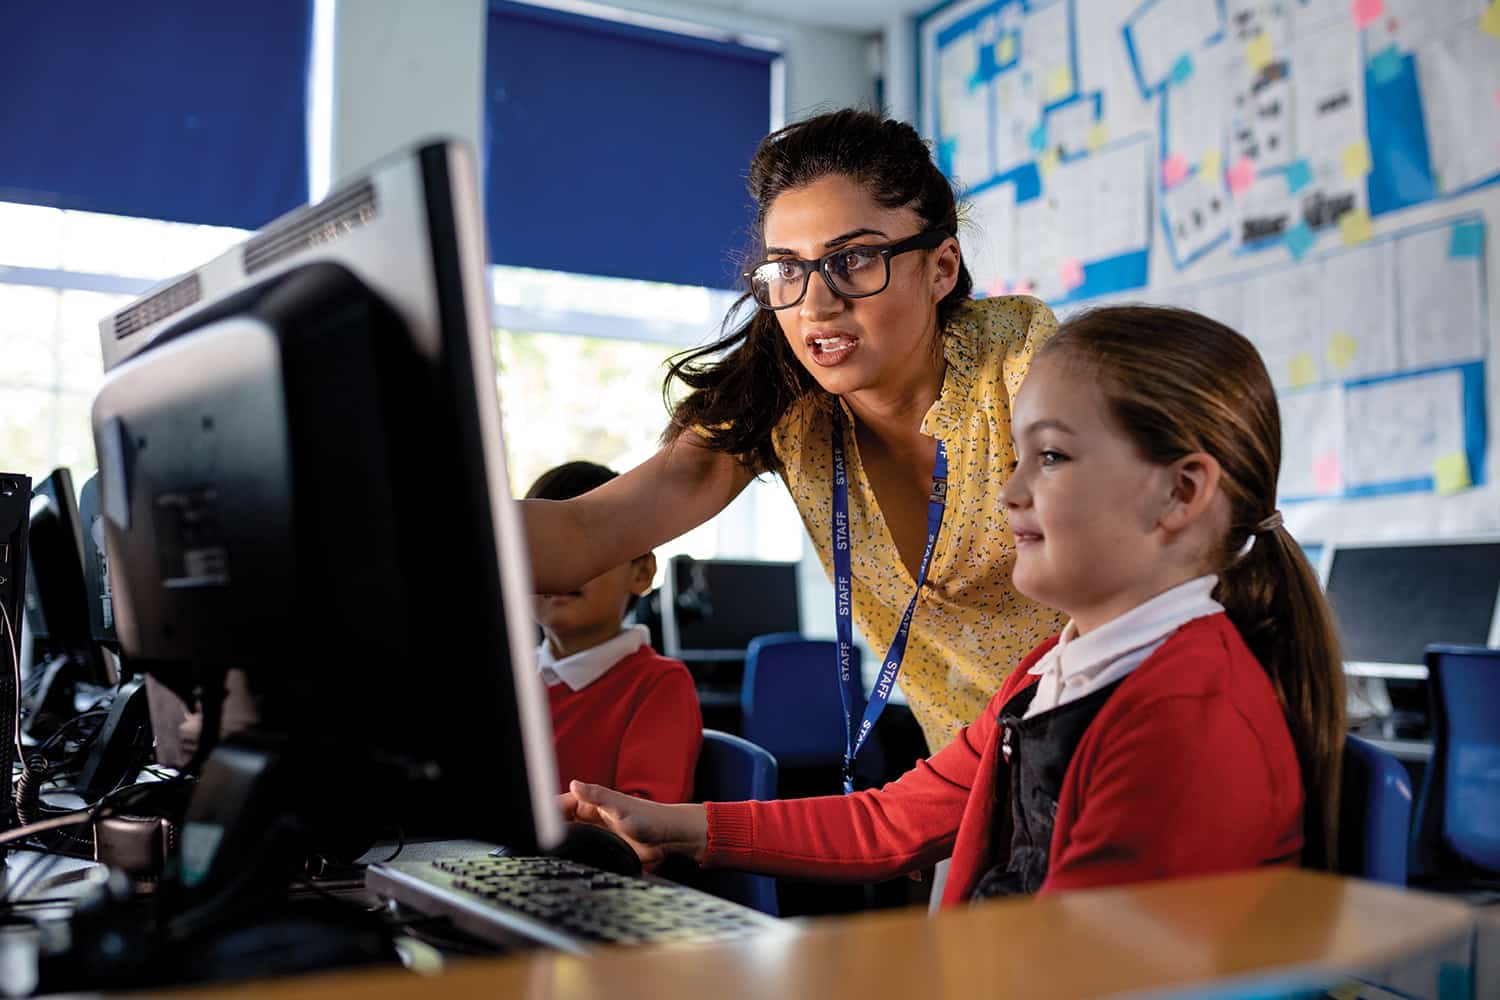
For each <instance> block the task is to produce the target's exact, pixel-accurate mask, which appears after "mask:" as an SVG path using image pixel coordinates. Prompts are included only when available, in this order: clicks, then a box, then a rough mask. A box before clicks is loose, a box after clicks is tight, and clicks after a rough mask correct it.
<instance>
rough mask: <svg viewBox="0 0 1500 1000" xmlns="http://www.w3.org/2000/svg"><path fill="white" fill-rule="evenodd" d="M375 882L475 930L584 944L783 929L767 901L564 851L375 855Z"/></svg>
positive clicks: (515, 939) (568, 946)
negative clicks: (388, 859)
mask: <svg viewBox="0 0 1500 1000" xmlns="http://www.w3.org/2000/svg"><path fill="white" fill-rule="evenodd" d="M365 886H366V888H367V889H368V890H369V891H371V892H372V893H374V894H375V895H377V896H379V897H380V898H382V899H391V900H395V901H396V902H398V903H401V904H403V905H405V906H408V907H411V908H412V909H414V910H417V911H418V912H420V913H425V914H429V915H433V916H445V917H447V918H449V919H450V920H452V921H453V923H454V925H455V926H457V927H459V928H460V929H462V930H464V931H466V932H467V933H469V934H472V935H474V936H475V937H478V938H482V939H484V940H486V941H490V942H493V943H495V944H500V945H505V946H513V945H517V944H522V943H528V942H529V943H534V944H541V945H546V946H548V947H552V948H558V949H561V950H564V951H571V952H579V953H581V952H585V951H588V950H590V949H591V948H595V947H598V946H600V945H606V944H701V943H706V942H711V941H726V940H733V939H735V938H742V937H746V936H748V935H752V934H763V933H766V932H768V931H769V932H773V933H774V932H776V931H777V930H778V929H779V928H782V927H784V926H785V925H783V924H782V923H781V921H779V920H776V919H775V918H772V917H768V916H766V915H765V914H763V913H760V912H759V911H756V910H752V909H749V908H747V907H744V906H740V905H738V904H736V903H731V902H728V901H727V900H723V899H719V898H718V897H716V896H710V895H708V894H707V893H702V892H699V891H697V890H696V889H689V888H688V887H686V886H682V885H677V884H676V883H674V882H667V881H665V880H663V879H658V878H654V877H652V876H649V875H648V876H644V877H632V876H628V875H615V874H612V873H610V872H605V871H601V870H600V869H598V868H591V867H589V866H587V865H581V864H578V863H576V862H573V861H564V860H561V859H559V858H546V857H534V858H513V857H496V856H493V855H484V856H480V857H474V856H465V857H454V858H439V859H436V860H431V861H398V862H392V863H389V864H377V865H371V866H370V867H369V868H368V869H367V870H366V872H365Z"/></svg>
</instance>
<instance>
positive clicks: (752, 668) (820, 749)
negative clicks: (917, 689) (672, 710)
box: [740, 632, 865, 767]
mask: <svg viewBox="0 0 1500 1000" xmlns="http://www.w3.org/2000/svg"><path fill="white" fill-rule="evenodd" d="M850 669H852V670H853V671H854V676H855V677H859V676H860V674H859V671H860V656H859V647H857V646H856V647H855V649H854V662H853V663H851V664H850ZM839 687H840V685H839V678H838V644H837V643H834V642H832V641H831V640H827V639H804V638H802V636H800V635H798V634H796V633H794V632H777V633H775V634H772V635H762V636H757V637H756V638H754V639H751V640H750V645H749V647H748V648H747V649H746V651H745V680H744V684H743V686H742V687H741V689H740V713H741V717H742V718H741V722H740V732H742V733H744V735H745V738H746V739H749V740H753V741H755V742H756V743H759V744H760V745H761V746H763V747H765V748H766V749H767V750H769V751H771V753H772V754H774V755H775V756H776V759H777V760H778V761H780V762H781V764H783V765H784V766H788V767H798V766H806V765H812V766H817V765H831V766H841V765H842V764H843V761H844V738H845V734H844V705H843V701H842V697H841V695H840V693H839ZM864 710H865V706H864V700H863V699H862V698H861V700H860V702H859V703H858V704H857V705H855V706H854V714H855V718H856V719H857V718H858V717H859V716H861V715H863V713H864Z"/></svg>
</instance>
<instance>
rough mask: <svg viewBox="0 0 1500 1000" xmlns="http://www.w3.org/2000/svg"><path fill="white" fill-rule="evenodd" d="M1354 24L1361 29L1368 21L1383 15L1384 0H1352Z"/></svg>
mask: <svg viewBox="0 0 1500 1000" xmlns="http://www.w3.org/2000/svg"><path fill="white" fill-rule="evenodd" d="M1351 10H1352V12H1353V14H1354V26H1355V27H1356V28H1359V29H1360V30H1361V31H1363V30H1364V29H1365V28H1368V27H1369V26H1370V22H1371V21H1374V20H1377V19H1378V18H1381V17H1384V16H1385V0H1354V3H1353V5H1352V7H1351Z"/></svg>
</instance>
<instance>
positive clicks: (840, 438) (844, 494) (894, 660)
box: [833, 402, 948, 795]
mask: <svg viewBox="0 0 1500 1000" xmlns="http://www.w3.org/2000/svg"><path fill="white" fill-rule="evenodd" d="M834 406H835V409H834V414H833V612H834V621H835V623H836V625H837V631H838V649H839V663H838V668H839V695H840V696H841V697H842V699H843V702H844V793H845V794H846V795H847V794H848V793H849V792H852V791H854V758H855V757H857V756H859V751H860V749H861V748H862V747H864V745H865V740H866V739H867V738H868V737H869V735H870V730H871V729H873V728H874V726H875V720H876V719H878V718H880V713H881V712H883V711H885V703H886V702H887V701H888V700H890V697H891V685H892V684H894V683H895V682H896V674H897V673H898V672H899V671H900V670H901V660H902V658H903V657H905V656H906V638H907V635H908V634H909V633H910V632H911V616H912V614H913V613H915V611H916V610H917V598H918V597H919V596H920V595H921V593H922V585H923V584H924V583H925V582H926V581H927V567H928V565H929V564H930V563H931V562H932V549H933V547H934V546H935V545H936V544H937V536H938V529H940V528H941V527H942V526H943V508H944V506H945V503H946V500H947V495H948V449H947V446H945V445H944V444H943V442H942V441H941V440H939V441H938V445H937V460H936V461H935V462H933V464H932V492H930V493H929V494H928V495H927V545H926V547H925V548H923V549H922V567H921V569H919V570H918V571H917V589H916V592H915V593H913V594H912V595H911V600H910V601H907V602H906V611H905V613H904V614H902V615H901V624H900V625H898V626H896V636H895V638H893V639H892V640H891V648H890V649H889V650H888V651H887V652H886V654H885V662H884V663H883V664H882V665H881V667H880V677H879V678H878V679H877V680H876V682H875V688H874V690H873V691H871V692H870V700H869V702H868V703H867V704H866V705H865V716H864V720H863V721H861V722H860V725H859V732H858V733H857V734H856V733H855V731H854V724H853V723H854V719H853V715H852V712H853V709H854V706H855V705H856V704H858V702H859V696H860V679H859V678H858V677H855V676H854V673H853V671H852V670H851V664H852V662H853V652H854V624H853V618H852V611H851V607H850V596H851V594H852V593H853V583H854V581H853V576H852V574H851V573H850V570H849V551H850V545H851V542H850V536H849V477H848V473H847V468H846V465H845V462H844V419H843V416H842V414H841V413H840V412H839V410H838V408H837V407H838V403H837V402H835V403H834Z"/></svg>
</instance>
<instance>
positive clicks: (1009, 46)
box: [995, 32, 1016, 66]
mask: <svg viewBox="0 0 1500 1000" xmlns="http://www.w3.org/2000/svg"><path fill="white" fill-rule="evenodd" d="M1015 57H1016V36H1015V35H1012V34H1011V33H1010V32H1006V33H1005V34H1003V35H1001V36H1000V41H998V42H996V43H995V62H997V63H999V64H1000V65H1001V66H1004V65H1005V64H1007V63H1009V62H1010V61H1011V60H1012V59H1014V58H1015Z"/></svg>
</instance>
